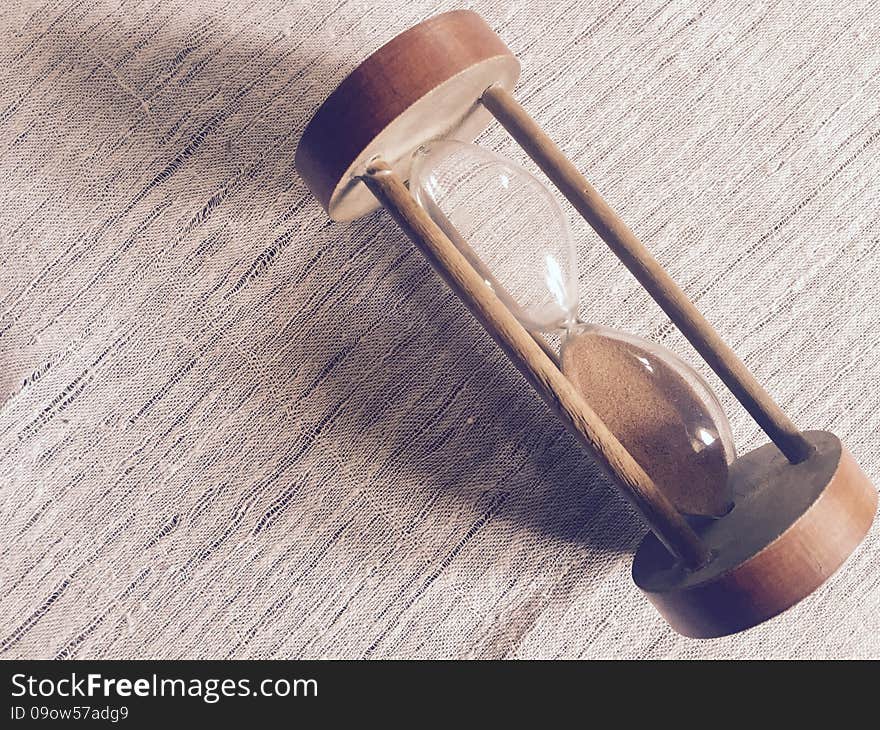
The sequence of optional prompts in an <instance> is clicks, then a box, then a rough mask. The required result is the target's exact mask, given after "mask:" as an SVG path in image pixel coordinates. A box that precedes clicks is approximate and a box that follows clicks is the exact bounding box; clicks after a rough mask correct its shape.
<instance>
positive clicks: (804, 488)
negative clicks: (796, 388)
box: [296, 11, 877, 638]
mask: <svg viewBox="0 0 880 730" xmlns="http://www.w3.org/2000/svg"><path fill="white" fill-rule="evenodd" d="M518 77H519V63H518V61H517V60H516V58H515V57H514V56H513V55H512V54H511V52H510V51H509V49H508V48H507V47H506V46H505V45H504V43H503V42H502V41H501V39H500V38H499V37H498V36H497V35H495V33H494V32H493V31H492V30H491V29H490V28H489V27H488V25H487V24H486V23H485V22H484V21H483V20H482V19H481V18H480V17H479V16H478V15H477V14H475V13H473V12H471V11H453V12H450V13H445V14H442V15H439V16H436V17H434V18H431V19H429V20H427V21H425V22H423V23H421V24H419V25H417V26H415V27H413V28H411V29H409V30H408V31H406V32H404V33H402V34H401V35H399V36H397V37H396V38H394V39H393V40H391V41H390V42H389V43H387V44H386V45H385V46H383V47H382V48H380V49H379V50H378V51H376V52H375V53H374V54H373V55H372V56H370V57H369V58H368V59H367V60H366V61H364V62H363V63H362V64H361V65H360V66H358V67H357V68H356V69H355V70H354V71H353V72H352V73H351V74H350V75H349V76H348V77H347V78H346V79H345V80H344V81H343V82H342V83H341V84H340V85H339V87H338V88H337V89H336V90H335V91H334V92H333V93H332V94H331V95H330V96H329V97H328V98H327V100H326V101H325V102H324V104H322V106H321V107H320V108H319V109H318V110H317V112H316V113H315V115H314V117H313V118H312V120H311V121H310V122H309V124H308V125H307V127H306V129H305V131H304V133H303V136H302V139H301V141H300V144H299V147H298V149H297V153H296V166H297V170H298V171H299V173H300V174H301V176H302V177H303V179H304V180H305V181H306V183H307V185H308V186H309V188H310V190H311V191H312V192H313V194H314V195H315V197H316V198H317V199H318V200H319V202H320V203H321V204H322V205H323V207H324V208H325V210H326V211H327V212H328V214H329V215H330V217H331V218H332V219H334V220H337V221H345V220H351V219H354V218H357V217H359V216H362V215H365V214H367V213H369V212H371V211H373V210H374V209H375V208H376V207H378V206H379V205H382V206H383V207H384V208H385V209H386V210H387V211H388V212H389V213H391V215H392V216H393V217H394V219H395V220H396V221H397V222H398V224H399V225H400V227H401V228H402V230H403V231H404V232H405V233H406V234H407V235H408V236H409V238H410V239H411V240H412V241H413V243H414V244H415V245H416V247H417V248H419V250H420V251H421V252H422V253H423V254H424V255H425V256H426V257H427V259H428V260H429V262H430V263H431V264H432V266H433V267H434V268H435V270H436V271H437V272H438V273H439V274H440V275H441V276H442V277H443V279H444V280H445V281H446V282H447V283H448V284H449V285H450V287H451V288H452V289H453V290H454V291H455V292H456V294H457V295H458V296H459V297H460V298H461V299H462V301H463V302H464V303H465V304H466V305H467V306H468V308H469V309H470V311H471V312H472V313H473V315H474V316H475V317H476V318H477V319H478V320H479V321H480V323H481V324H482V325H483V326H484V327H485V328H486V330H487V331H488V332H489V333H490V334H491V335H492V337H493V339H494V340H495V341H496V343H497V344H498V345H499V346H500V347H501V348H502V349H503V350H504V352H505V353H506V354H507V356H508V357H509V358H510V359H511V361H512V362H513V363H514V365H516V367H517V368H518V369H519V370H520V372H521V373H522V374H523V376H524V377H525V379H526V380H527V382H528V383H529V384H530V385H531V386H532V387H533V388H534V389H535V390H536V391H537V393H538V394H539V395H540V396H541V397H542V398H543V399H544V401H545V402H546V403H547V405H548V406H549V407H550V408H551V409H552V410H553V411H554V412H555V413H556V414H557V416H558V417H559V418H560V419H561V420H562V422H563V423H564V424H565V425H566V427H567V428H568V429H569V430H570V431H571V433H572V434H573V435H574V436H575V438H576V439H577V440H578V441H579V442H580V444H581V445H582V446H583V447H584V448H585V449H586V450H587V451H588V452H589V453H591V454H592V456H593V457H594V458H595V459H596V461H597V462H598V463H599V464H600V465H602V466H603V467H604V469H605V471H606V472H607V473H608V475H609V477H610V478H611V480H612V481H613V482H614V483H615V485H616V486H617V487H618V488H619V489H620V490H621V492H622V493H623V494H624V495H625V496H626V497H628V498H629V499H630V500H631V502H632V503H633V504H634V505H635V507H636V508H637V510H638V511H639V513H640V514H641V516H642V518H643V519H644V521H645V523H646V525H647V526H648V527H649V528H650V532H649V533H648V534H647V536H646V537H645V538H644V539H643V540H642V542H641V544H640V545H639V548H638V550H637V551H636V555H635V559H634V562H633V571H632V572H633V579H634V581H635V583H636V585H637V586H638V587H639V588H640V589H641V590H642V591H643V592H644V593H645V595H646V596H647V597H648V599H649V600H650V601H651V602H652V603H653V604H654V606H655V607H656V608H657V609H658V611H659V612H660V613H661V615H663V616H664V617H665V618H666V620H667V621H668V622H669V623H670V624H671V625H672V626H673V628H675V629H676V630H677V631H679V632H681V633H683V634H685V635H687V636H692V637H698V638H708V637H714V636H721V635H724V634H730V633H734V632H736V631H740V630H742V629H745V628H748V627H750V626H753V625H755V624H757V623H760V622H762V621H764V620H767V619H769V618H771V617H773V616H775V615H776V614H778V613H780V612H782V611H784V610H785V609H786V608H788V607H790V606H792V605H793V604H794V603H796V602H798V601H799V600H801V599H802V598H804V597H805V596H807V595H808V594H810V593H811V592H812V591H814V590H815V589H816V588H817V587H819V586H820V585H821V584H822V583H823V582H824V581H825V580H826V579H827V578H828V577H829V576H830V575H831V574H832V573H833V572H834V571H835V570H836V569H837V568H838V567H840V565H842V563H843V562H844V561H845V560H846V558H847V557H848V556H849V554H850V553H851V552H852V551H853V550H854V549H855V548H856V546H857V545H858V544H859V542H861V540H862V538H863V537H864V536H865V534H866V533H867V531H868V529H869V528H870V526H871V524H872V522H873V519H874V514H875V511H876V507H877V493H876V490H875V489H874V487H873V486H872V485H871V483H870V482H869V481H868V479H867V478H866V477H865V475H864V474H863V473H862V471H861V470H860V469H859V467H858V465H857V464H856V462H855V461H854V459H853V458H852V456H851V455H850V454H849V452H848V451H847V450H846V449H845V448H844V447H843V446H842V444H841V443H840V441H839V440H838V439H837V437H835V436H834V435H833V434H831V433H829V432H825V431H800V430H798V428H797V427H796V426H795V425H794V423H792V421H791V420H790V419H789V418H788V417H787V416H786V415H785V413H783V411H782V410H781V409H780V408H779V406H778V405H777V404H776V403H775V402H774V401H773V400H772V399H771V398H770V396H769V395H768V394H767V393H766V392H765V391H764V390H763V388H762V387H761V386H760V385H759V384H758V383H757V381H756V380H755V378H754V377H753V376H752V375H751V373H750V372H749V371H748V369H747V368H746V367H745V365H744V364H743V363H742V362H741V361H739V360H738V359H737V358H736V356H735V355H734V353H733V352H732V351H731V349H730V348H729V347H728V346H727V345H726V344H725V343H724V341H723V340H722V339H721V337H720V336H719V335H718V334H717V333H716V332H715V331H714V330H713V329H712V327H711V326H710V325H709V323H708V322H707V321H706V320H705V319H704V318H703V316H702V315H701V314H700V313H699V312H698V310H697V309H696V307H695V306H694V305H693V304H692V303H691V302H690V301H689V300H688V298H687V297H686V295H685V294H684V292H683V291H682V290H681V289H680V288H679V287H678V286H677V285H676V284H675V282H674V281H673V280H672V279H671V277H670V276H669V275H668V274H667V273H666V271H665V270H664V269H663V268H662V267H661V266H660V265H659V264H658V263H657V261H656V260H654V259H653V258H652V257H651V255H650V254H649V253H648V251H647V250H646V249H645V247H644V246H643V245H642V244H641V243H640V242H639V241H638V239H637V238H636V237H635V235H634V234H633V233H632V232H631V231H630V230H629V229H628V228H627V226H626V225H625V223H624V222H623V221H622V220H621V219H620V218H619V216H617V214H616V213H615V212H614V211H613V210H612V209H611V208H610V207H609V206H608V204H607V203H605V201H604V200H602V198H601V197H600V196H599V194H598V193H597V192H596V191H595V190H594V189H593V188H592V186H591V185H590V184H589V183H588V182H587V180H586V179H585V178H584V177H583V176H582V175H581V174H580V172H578V170H577V169H576V168H575V166H574V165H573V164H572V163H571V162H570V161H569V160H568V159H566V158H565V156H564V155H563V153H562V152H561V150H560V149H559V148H558V147H557V146H556V145H555V144H554V143H553V141H552V140H551V139H550V138H549V137H548V136H547V135H546V134H545V133H544V132H543V131H542V130H541V129H540V127H539V126H538V125H537V124H536V123H535V122H534V120H532V119H531V117H529V115H528V113H527V112H526V111H525V109H524V108H523V107H522V106H521V105H520V104H519V103H518V102H517V101H516V100H515V99H514V97H513V96H512V94H511V89H512V88H513V86H514V85H515V83H516V81H517V79H518ZM492 118H495V119H496V120H497V121H499V122H500V123H501V125H502V126H503V127H504V128H505V129H506V130H507V131H508V132H509V133H510V134H511V136H512V137H513V138H514V139H515V140H516V141H517V142H518V143H519V144H520V146H521V147H522V148H523V149H524V150H525V152H526V153H527V154H528V155H529V157H531V159H532V160H533V161H534V162H535V163H536V164H537V166H538V167H539V168H540V169H541V170H542V171H543V172H544V173H545V175H546V176H547V178H548V179H549V180H550V181H551V182H552V183H553V184H554V185H555V186H556V188H557V189H558V190H559V192H561V193H562V195H563V196H564V197H565V198H566V199H567V200H568V201H569V202H570V203H571V205H572V206H573V207H574V208H575V210H576V211H577V212H578V213H580V214H581V216H582V217H583V218H584V219H585V220H586V221H587V223H589V225H590V226H591V227H592V228H593V229H594V231H595V232H596V233H597V234H598V236H599V237H600V238H601V239H602V240H603V241H604V242H605V243H606V244H607V245H608V247H609V248H610V249H611V250H612V252H613V253H615V254H616V255H617V257H618V258H619V259H620V260H621V261H622V262H623V264H624V265H625V266H626V267H627V268H628V269H629V270H630V272H631V273H632V274H633V275H634V276H635V277H636V279H637V280H638V282H639V283H640V284H641V285H642V286H643V287H644V288H645V290H646V291H647V292H648V293H649V294H650V295H651V296H652V297H653V298H654V300H655V301H656V302H657V303H658V305H659V306H660V307H661V308H662V309H663V310H664V312H665V313H666V314H667V315H668V316H669V318H670V320H671V321H672V323H673V324H675V325H676V326H677V327H678V328H679V329H680V330H681V332H682V333H683V334H684V335H685V337H686V338H687V339H688V341H689V342H690V343H691V344H692V345H693V347H694V349H695V350H696V351H697V352H698V353H699V354H700V355H701V356H702V358H703V359H704V360H705V362H706V363H707V364H708V365H709V366H710V367H711V368H712V370H713V371H714V372H715V373H716V374H717V375H718V376H719V378H720V379H721V381H722V382H723V383H724V384H725V385H726V386H727V387H728V388H729V389H730V391H731V392H732V393H733V395H734V396H735V397H736V398H737V399H738V400H739V401H740V403H741V404H742V405H743V406H744V407H745V409H746V410H747V411H748V413H749V414H750V415H751V416H752V417H753V418H754V419H755V421H756V422H757V423H758V424H759V425H760V426H761V428H762V429H763V430H764V431H765V433H766V434H767V435H768V437H769V438H770V441H771V443H768V444H766V445H764V446H762V447H760V448H758V449H756V450H754V451H751V452H750V453H748V454H745V455H743V456H740V457H738V458H737V457H736V455H735V452H734V447H733V440H732V437H731V434H730V429H729V426H728V425H727V421H726V419H725V417H724V414H723V413H722V411H721V408H720V406H719V404H718V401H717V399H716V398H715V396H714V394H712V392H711V390H710V389H709V387H708V386H707V385H706V383H705V382H704V381H703V379H702V378H701V377H700V376H699V375H698V374H697V373H696V371H695V370H693V369H692V368H691V367H690V366H688V365H686V364H685V363H684V362H683V361H682V360H681V359H679V358H678V357H676V356H674V355H672V354H671V353H669V352H668V351H666V350H665V349H663V348H661V347H659V346H658V345H655V344H653V343H650V342H648V341H646V340H644V339H642V338H640V337H638V336H636V335H634V334H627V333H622V332H617V331H614V330H611V329H609V328H606V327H602V326H600V325H594V324H585V323H582V322H580V321H579V320H578V299H579V297H578V287H577V282H578V277H577V261H576V258H575V256H574V249H573V246H572V243H571V240H570V238H569V234H568V230H567V223H566V219H565V216H564V215H563V214H562V213H561V211H560V210H559V209H558V204H557V203H556V202H555V199H554V198H553V196H552V194H551V193H550V191H549V190H547V189H546V188H545V187H544V186H543V185H542V184H541V183H540V182H538V181H537V180H536V179H535V178H533V177H532V176H530V175H529V174H528V173H526V172H525V171H524V170H522V169H521V168H518V167H517V166H515V165H513V164H512V163H510V162H508V161H506V160H503V159H502V158H499V157H497V156H495V155H493V154H492V153H490V152H488V151H486V150H482V149H481V148H479V147H477V146H474V145H472V144H469V143H471V142H472V141H473V140H474V139H475V138H476V137H477V135H478V134H479V133H480V132H481V131H482V130H483V129H484V128H485V126H486V125H487V124H488V123H489V122H490V121H491V120H492ZM407 182H408V183H409V186H407ZM547 333H550V336H552V337H558V338H559V340H560V342H561V346H560V350H559V352H558V353H557V352H556V351H555V349H554V348H552V347H551V346H550V344H549V343H548V341H547V340H546V339H545V337H544V335H546V334H547Z"/></svg>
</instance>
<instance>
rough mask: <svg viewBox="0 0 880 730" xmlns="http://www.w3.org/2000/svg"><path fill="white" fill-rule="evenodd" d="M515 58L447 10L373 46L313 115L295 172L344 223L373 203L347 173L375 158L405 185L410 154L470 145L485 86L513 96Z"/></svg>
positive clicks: (484, 121)
mask: <svg viewBox="0 0 880 730" xmlns="http://www.w3.org/2000/svg"><path fill="white" fill-rule="evenodd" d="M518 78H519V61H517V59H516V57H515V56H514V55H513V54H512V53H511V52H510V50H509V49H508V48H507V46H506V45H504V42H503V41H502V40H501V39H500V38H499V37H498V36H497V35H496V34H495V33H494V31H493V30H492V29H491V28H490V27H489V26H488V25H487V24H486V22H485V21H484V20H483V19H482V18H481V17H480V16H479V15H477V14H476V13H474V12H472V11H470V10H453V11H452V12H448V13H443V14H441V15H437V16H435V17H433V18H429V19H428V20H426V21H424V22H422V23H419V24H418V25H416V26H414V27H412V28H410V29H409V30H407V31H405V32H403V33H401V34H400V35H398V36H397V37H395V38H393V39H392V40H391V41H389V42H388V43H386V44H385V45H384V46H382V47H381V48H380V49H379V50H378V51H376V52H375V53H374V54H373V55H371V56H370V57H369V58H367V60H366V61H364V62H363V63H362V64H361V65H360V66H358V67H357V68H356V69H355V70H354V71H352V72H351V74H349V76H348V77H347V78H345V80H343V82H342V83H341V84H340V85H339V86H338V87H337V88H336V90H335V91H334V92H333V93H332V94H330V96H329V97H328V98H327V100H326V101H325V102H324V103H323V104H322V105H321V106H320V107H319V108H318V110H317V111H316V112H315V115H314V116H313V117H312V119H311V121H310V122H309V123H308V125H307V126H306V128H305V131H304V132H303V135H302V139H301V140H300V143H299V146H298V147H297V150H296V156H295V160H294V162H295V165H296V169H297V171H298V172H299V174H300V175H301V176H302V178H303V180H305V182H306V185H308V187H309V189H310V190H311V191H312V193H313V194H314V196H315V197H316V198H317V199H318V201H319V202H320V203H321V205H322V206H324V209H325V210H326V211H327V213H328V214H329V215H330V217H331V218H333V219H334V220H352V219H354V218H358V217H360V216H362V215H365V214H367V213H369V212H370V211H372V210H374V209H375V208H376V207H378V201H377V200H376V199H375V198H374V197H373V195H372V194H371V193H370V192H369V190H367V189H366V187H365V186H364V185H363V183H361V182H360V181H358V180H353V179H352V176H353V175H354V174H357V172H358V170H359V168H360V167H361V166H363V165H364V164H365V163H366V162H367V161H368V160H369V159H370V158H372V157H374V156H376V155H381V156H382V157H383V159H385V160H386V161H388V162H389V163H390V164H391V165H392V166H393V167H394V169H395V172H397V174H398V175H400V176H401V177H402V178H403V179H404V180H405V179H407V178H408V176H409V166H410V158H411V156H412V153H413V152H414V151H415V150H417V149H418V148H419V147H420V146H421V145H422V144H424V143H425V142H428V141H430V140H432V139H436V138H439V137H450V138H453V139H458V140H462V141H465V142H472V141H473V140H474V139H476V137H477V136H478V135H479V134H480V132H482V131H483V129H485V127H486V126H488V124H489V122H490V121H491V118H492V117H491V115H490V114H489V112H487V111H486V110H485V109H484V108H483V107H482V106H481V105H480V104H479V103H478V100H479V98H480V96H481V95H482V93H483V92H484V91H485V90H486V89H487V88H488V87H490V86H492V85H493V84H500V85H501V86H503V87H504V88H506V89H508V90H509V89H512V88H513V86H514V84H515V83H516V81H517V79H518Z"/></svg>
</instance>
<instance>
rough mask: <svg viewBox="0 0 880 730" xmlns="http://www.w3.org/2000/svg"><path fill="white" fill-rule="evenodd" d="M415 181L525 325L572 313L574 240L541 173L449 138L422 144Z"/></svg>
mask: <svg viewBox="0 0 880 730" xmlns="http://www.w3.org/2000/svg"><path fill="white" fill-rule="evenodd" d="M410 189H411V191H412V193H413V195H414V196H415V197H416V200H418V202H419V203H420V205H421V206H422V207H423V208H425V210H427V211H428V214H429V215H430V216H431V217H432V218H433V219H434V222H435V223H437V224H438V225H439V226H440V228H442V229H443V232H444V233H446V235H447V236H448V237H449V238H450V240H452V241H453V243H455V245H456V246H457V247H458V248H459V250H461V251H462V253H463V254H464V255H465V257H467V258H468V260H469V262H470V264H471V265H472V266H473V267H474V268H475V269H476V270H477V271H479V272H480V274H481V275H482V276H483V278H484V279H485V281H486V284H487V285H488V286H490V287H492V289H493V290H494V291H495V293H496V294H497V295H498V297H499V298H500V299H501V300H502V301H503V302H504V303H505V304H506V305H507V306H508V308H509V309H510V310H511V311H512V312H513V313H514V314H515V315H516V317H517V319H519V321H520V322H521V323H522V324H523V325H524V326H525V327H526V328H527V329H530V330H532V331H548V330H554V329H559V328H560V327H563V326H565V325H566V324H567V323H569V322H572V321H574V319H575V317H576V314H577V306H578V291H577V259H576V254H575V248H574V243H573V241H572V239H571V236H570V234H569V230H568V222H567V221H566V218H565V216H564V214H563V213H562V210H561V209H560V207H559V204H558V203H557V202H556V199H555V198H554V197H553V196H552V195H551V194H550V191H548V190H547V189H546V188H545V187H544V186H543V185H542V184H541V183H540V182H539V181H538V180H537V179H535V178H534V177H533V176H532V175H530V174H529V173H528V172H526V171H525V170H524V169H523V168H521V167H519V166H517V165H515V164H513V163H512V162H509V161H508V160H505V159H504V158H503V157H499V156H498V155H495V154H493V153H492V152H489V151H487V150H484V149H483V148H481V147H479V146H477V145H473V144H464V143H462V142H456V141H453V140H444V141H439V142H434V143H431V144H430V145H427V146H425V147H422V148H421V149H420V150H419V151H418V152H416V155H415V159H414V161H413V167H412V173H411V175H410Z"/></svg>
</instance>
